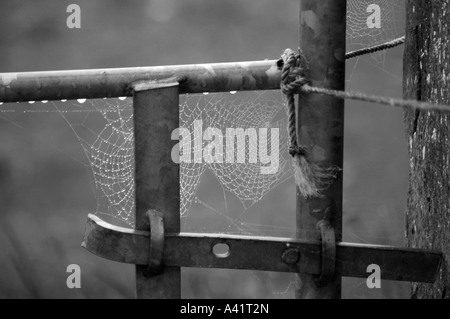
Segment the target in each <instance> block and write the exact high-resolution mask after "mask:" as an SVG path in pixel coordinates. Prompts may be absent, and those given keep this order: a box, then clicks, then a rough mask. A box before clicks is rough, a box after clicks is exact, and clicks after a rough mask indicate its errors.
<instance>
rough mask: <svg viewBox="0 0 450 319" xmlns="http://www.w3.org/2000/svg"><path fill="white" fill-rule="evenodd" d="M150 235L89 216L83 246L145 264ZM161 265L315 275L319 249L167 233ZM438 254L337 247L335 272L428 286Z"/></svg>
mask: <svg viewBox="0 0 450 319" xmlns="http://www.w3.org/2000/svg"><path fill="white" fill-rule="evenodd" d="M149 236H150V233H149V232H148V231H139V230H133V229H127V228H121V227H117V226H113V225H110V224H108V223H106V222H104V221H102V220H101V219H100V218H98V217H97V216H95V215H89V217H88V221H87V224H86V230H85V234H84V240H83V247H84V248H86V249H87V250H88V251H90V252H91V253H93V254H95V255H97V256H99V257H103V258H107V259H110V260H113V261H117V262H123V263H130V264H137V265H147V262H148V251H149ZM165 236H166V237H165V245H164V253H163V263H164V264H165V265H166V266H181V267H198V268H223V269H242V270H244V269H245V270H261V271H276V272H290V273H299V272H302V273H305V274H308V275H319V274H320V273H321V272H322V265H321V258H322V253H321V252H322V248H321V247H322V246H321V243H320V242H311V241H305V240H299V239H292V238H272V237H250V236H233V235H212V234H194V233H166V235H165ZM219 243H222V244H226V245H228V246H229V247H230V253H229V256H228V257H227V258H218V257H216V256H215V254H214V253H213V247H214V246H215V245H216V244H219ZM441 260H442V253H441V252H436V251H426V250H415V249H408V248H399V247H386V246H374V245H359V244H350V243H338V244H337V245H336V274H338V275H339V276H346V277H359V278H367V277H368V276H369V275H370V273H368V272H367V267H368V266H369V265H372V264H377V265H379V266H380V267H381V278H382V279H386V280H398V281H413V282H427V283H432V282H433V281H434V280H435V278H436V276H437V274H438V272H439V269H440V265H441Z"/></svg>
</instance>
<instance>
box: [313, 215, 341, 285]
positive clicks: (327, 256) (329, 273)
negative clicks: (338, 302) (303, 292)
mask: <svg viewBox="0 0 450 319" xmlns="http://www.w3.org/2000/svg"><path fill="white" fill-rule="evenodd" d="M317 228H318V229H319V230H320V234H321V238H322V271H321V273H320V275H319V277H318V278H317V279H316V285H317V286H318V287H323V286H325V285H327V284H328V283H329V282H330V280H331V279H332V278H333V277H334V274H335V270H336V237H335V233H334V228H333V227H332V226H331V225H330V223H329V222H328V221H327V220H321V221H320V222H318V223H317Z"/></svg>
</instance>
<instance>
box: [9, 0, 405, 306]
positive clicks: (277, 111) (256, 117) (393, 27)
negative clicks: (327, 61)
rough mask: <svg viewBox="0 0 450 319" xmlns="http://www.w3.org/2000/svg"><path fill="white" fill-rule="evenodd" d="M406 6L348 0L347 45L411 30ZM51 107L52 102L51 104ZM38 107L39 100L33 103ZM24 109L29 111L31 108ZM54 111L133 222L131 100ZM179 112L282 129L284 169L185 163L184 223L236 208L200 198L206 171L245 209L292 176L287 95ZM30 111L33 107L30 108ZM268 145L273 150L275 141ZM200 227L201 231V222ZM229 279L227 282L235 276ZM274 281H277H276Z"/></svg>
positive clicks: (103, 193)
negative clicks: (200, 210)
mask: <svg viewBox="0 0 450 319" xmlns="http://www.w3.org/2000/svg"><path fill="white" fill-rule="evenodd" d="M404 3H405V1H404V0H349V1H348V16H347V21H348V28H347V50H348V51H352V50H356V49H360V48H363V47H367V46H373V45H376V44H380V43H383V42H386V41H389V40H392V39H395V38H398V37H400V36H403V35H404V33H405V32H404V20H405V17H404V15H405V10H404ZM370 4H378V5H379V6H380V8H381V19H382V22H381V29H369V28H368V27H367V24H366V22H367V17H368V13H367V8H368V6H369V5H370ZM361 59H364V61H366V62H369V63H371V64H374V65H376V66H378V67H380V68H381V69H383V68H384V61H385V52H380V53H376V54H371V55H369V56H367V57H362V58H361ZM350 79H351V77H350ZM38 103H39V102H37V103H36V104H38ZM50 105H52V107H50V108H49V106H50ZM6 106H7V105H6V104H5V105H2V103H0V113H4V114H1V115H2V116H7V115H9V114H7V113H13V112H16V111H17V108H18V107H17V106H16V105H11V106H12V107H9V106H8V108H7V107H6ZM36 106H37V105H33V108H35V107H36ZM41 106H42V105H39V106H38V107H41ZM20 107H23V108H25V107H26V105H25V106H23V105H21V106H20ZM20 111H22V110H20ZM52 111H57V112H59V113H60V114H61V115H62V117H63V118H64V119H65V120H66V122H67V123H68V124H69V126H70V127H71V129H72V130H73V131H74V133H75V135H76V137H77V138H78V140H79V142H80V145H81V146H82V148H83V150H84V152H85V154H86V158H87V166H88V167H89V169H90V170H91V173H92V176H93V179H92V180H93V185H94V186H95V187H94V188H95V192H96V199H97V209H96V210H97V213H99V214H103V215H107V216H111V217H114V218H117V219H119V220H120V221H123V222H125V223H127V224H129V225H130V226H133V225H134V217H133V215H134V140H133V139H134V136H133V134H132V132H133V114H132V106H131V100H130V99H108V100H105V99H102V100H89V101H85V100H79V101H78V103H77V102H70V101H66V102H65V103H63V104H62V103H48V104H46V107H45V108H43V110H42V112H52ZM180 111H181V112H180V113H181V115H180V123H181V126H185V127H187V128H188V129H190V130H191V129H192V123H193V121H194V120H196V119H197V120H198V119H202V120H203V122H204V123H203V124H204V126H205V127H206V126H214V127H217V128H219V129H222V130H223V129H224V128H226V127H227V126H230V127H242V128H249V127H255V128H261V127H279V128H280V143H279V145H280V164H279V165H280V166H279V168H280V169H279V171H278V173H277V174H274V175H273V176H270V175H262V174H260V171H259V168H260V165H259V164H229V165H228V164H205V163H202V164H193V163H192V164H184V163H182V165H181V214H182V216H183V217H184V219H185V220H186V219H187V217H189V216H190V211H191V206H192V205H193V204H195V205H197V206H198V205H203V206H204V207H205V208H206V210H207V211H208V212H209V213H213V214H218V215H221V216H223V215H224V214H228V213H229V212H227V211H224V210H222V209H221V207H216V206H214V205H215V204H211V203H210V202H208V201H207V200H205V198H201V197H199V194H198V190H199V185H200V184H201V181H202V176H205V174H206V173H207V172H210V173H212V174H213V175H214V176H215V177H216V178H217V181H218V182H219V183H220V187H221V189H222V190H223V192H224V193H229V194H231V195H232V196H234V197H235V198H237V199H238V200H239V203H240V204H241V205H242V207H243V212H244V213H245V212H247V211H248V210H249V209H250V208H251V207H254V206H256V205H255V204H257V203H259V202H261V201H262V200H263V199H264V197H266V196H267V195H268V194H269V193H270V192H271V191H273V190H274V189H275V188H276V187H277V186H279V185H280V184H281V183H283V182H284V181H286V180H287V179H289V178H290V177H291V175H292V172H291V167H290V163H289V162H288V160H289V158H288V157H285V156H284V154H286V153H287V150H286V147H287V134H286V126H285V125H286V115H285V113H284V100H283V98H282V96H281V94H279V93H273V92H272V93H270V94H269V93H268V92H259V93H258V92H247V93H239V94H231V93H222V94H209V95H188V96H182V97H181V105H180ZM23 112H27V113H32V112H34V111H29V110H28V109H27V110H25V109H24V110H23ZM250 147H251V146H250ZM268 148H269V149H270V146H269V147H268ZM292 184H293V183H292ZM227 196H228V195H227ZM266 202H267V201H266ZM269 204H270V203H269ZM292 205H294V203H292ZM277 213H278V212H277ZM286 214H293V212H286ZM241 217H242V215H241V214H240V215H237V216H232V215H231V214H228V215H227V216H226V220H227V221H228V222H229V223H230V224H232V225H233V226H235V230H234V231H236V230H237V231H238V232H241V233H245V234H251V233H254V234H258V235H266V234H267V233H268V232H272V231H273V230H274V229H276V228H277V226H274V225H273V220H270V221H265V222H263V223H264V224H261V223H260V224H256V223H255V224H250V223H249V222H245V223H242V218H241ZM195 227H197V229H196V230H198V225H195ZM195 227H194V228H195ZM293 228H294V226H292V227H291V228H290V229H287V228H284V229H282V231H283V232H284V233H287V232H289V231H291V230H292V229H293ZM206 231H209V229H206ZM294 231H295V230H294ZM286 237H288V236H286ZM251 274H252V277H253V278H256V281H257V282H264V283H265V282H266V281H267V280H266V279H265V277H263V275H261V274H258V273H256V272H252V273H251ZM277 276H278V275H277ZM277 278H279V277H277ZM290 278H291V280H290V281H287V283H288V284H286V285H285V286H283V285H284V284H285V283H286V280H284V281H282V283H281V284H280V285H277V286H276V287H272V288H271V289H269V290H270V291H272V292H273V294H274V296H277V297H281V298H286V297H290V296H292V294H293V290H294V287H295V280H294V277H293V276H290ZM226 280H227V281H228V278H227V279H226ZM272 281H273V282H277V280H272ZM357 289H360V291H361V294H367V289H366V288H365V285H364V282H363V281H361V286H360V287H357Z"/></svg>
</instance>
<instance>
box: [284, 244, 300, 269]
mask: <svg viewBox="0 0 450 319" xmlns="http://www.w3.org/2000/svg"><path fill="white" fill-rule="evenodd" d="M282 259H283V262H284V263H285V264H287V265H290V266H293V265H295V264H297V263H298V261H299V259H300V252H299V251H298V249H297V248H288V249H286V250H285V251H284V252H283V256H282Z"/></svg>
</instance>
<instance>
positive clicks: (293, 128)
mask: <svg viewBox="0 0 450 319" xmlns="http://www.w3.org/2000/svg"><path fill="white" fill-rule="evenodd" d="M282 59H283V68H282V71H281V85H280V86H281V91H282V92H283V93H284V94H286V97H287V111H288V133H289V142H290V146H289V154H291V156H292V158H293V168H294V176H295V182H296V184H297V186H298V189H299V191H300V193H301V194H302V195H303V197H305V198H308V197H319V196H321V194H320V193H321V190H323V189H324V188H325V187H326V186H327V185H329V184H330V182H331V181H332V180H333V179H334V178H335V177H336V174H335V171H336V170H335V169H323V168H321V167H320V166H318V165H317V164H315V163H313V162H311V161H310V160H309V157H308V151H307V149H306V147H305V146H303V145H299V144H298V141H297V123H296V122H297V114H296V110H295V95H296V94H299V93H301V92H302V90H303V88H304V87H309V86H308V80H307V77H306V75H305V73H306V60H305V59H303V57H302V55H301V53H300V54H296V53H294V51H292V50H291V49H286V50H285V51H284V53H283V55H282Z"/></svg>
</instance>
